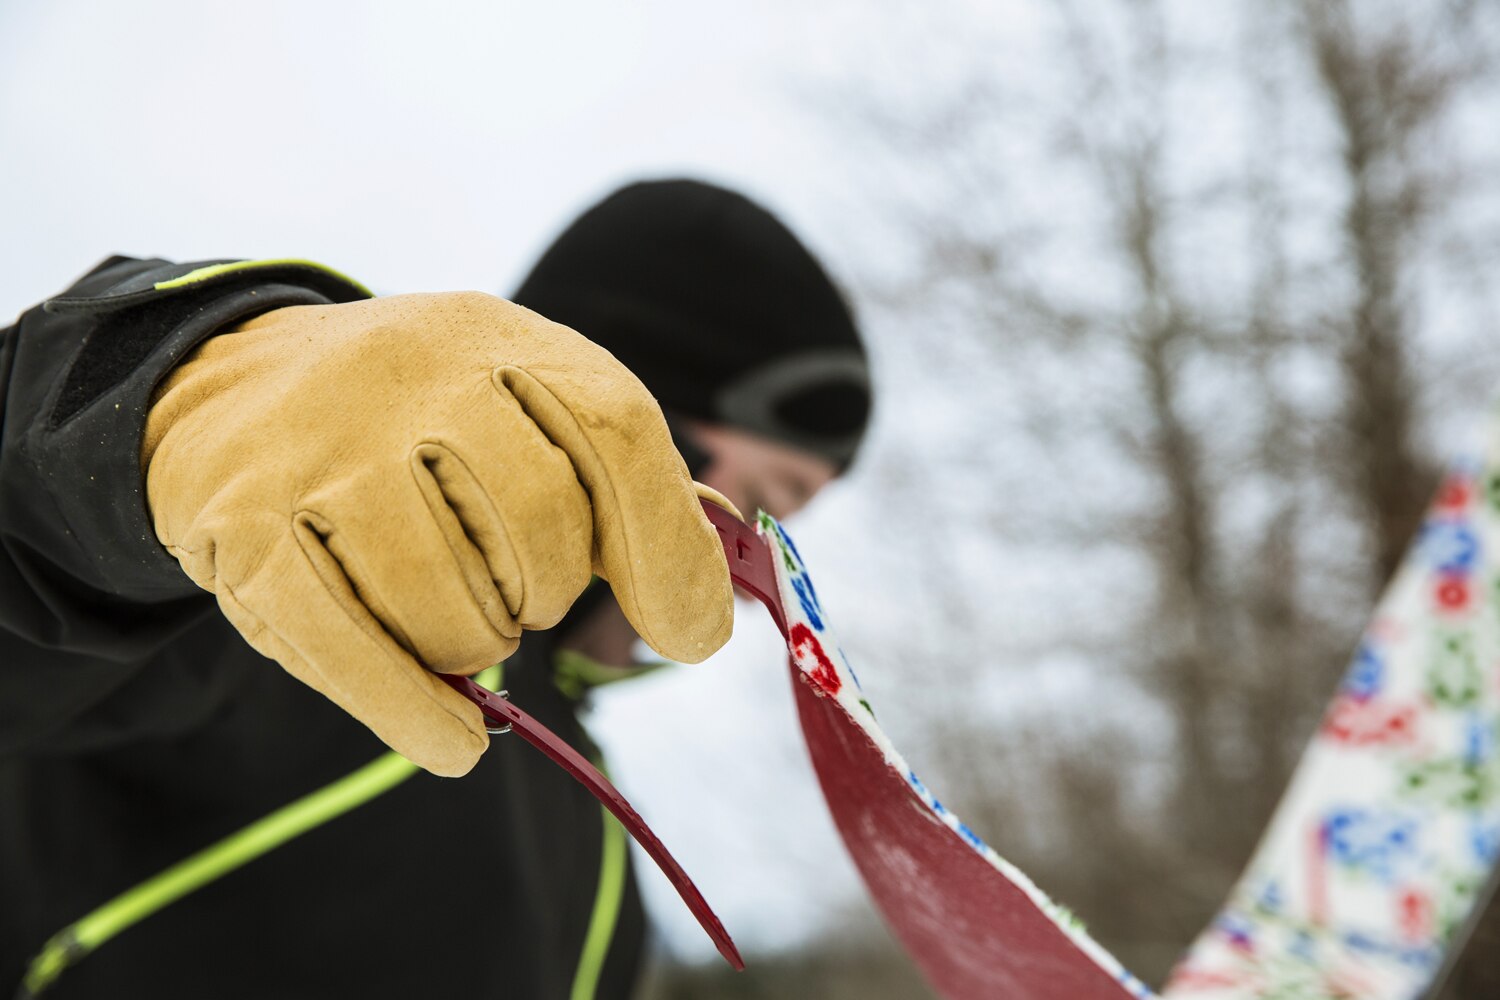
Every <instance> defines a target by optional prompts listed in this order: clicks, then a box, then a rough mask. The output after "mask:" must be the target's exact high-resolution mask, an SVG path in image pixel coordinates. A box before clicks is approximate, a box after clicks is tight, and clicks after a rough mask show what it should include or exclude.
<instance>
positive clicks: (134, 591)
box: [0, 257, 369, 754]
mask: <svg viewBox="0 0 1500 1000" xmlns="http://www.w3.org/2000/svg"><path fill="white" fill-rule="evenodd" d="M368 295H369V292H368V291H366V290H365V289H364V288H363V287H361V286H360V285H358V284H357V283H355V282H353V281H351V280H349V279H348V278H345V277H343V276H342V275H339V274H337V273H336V272H333V271H330V270H328V269H326V268H323V267H321V266H319V265H316V264H313V263H310V262H307V261H290V260H287V261H209V262H200V263H193V264H172V263H168V262H166V261H162V260H134V259H130V258H123V257H114V258H111V259H109V260H106V261H104V262H103V263H102V264H100V265H99V266H98V267H96V268H95V269H94V270H93V271H91V272H89V273H88V274H87V275H85V276H84V277H83V278H82V279H80V280H79V281H78V282H77V284H75V285H74V286H73V287H72V288H70V289H68V291H67V292H65V293H64V294H63V295H62V296H59V297H57V298H54V299H51V300H49V301H47V302H46V303H44V304H42V305H40V306H37V307H36V308H33V309H31V310H29V311H28V312H26V313H25V314H23V315H22V316H21V318H20V319H19V320H18V321H17V323H16V324H15V325H14V326H12V327H10V328H8V329H5V330H0V754H10V753H16V752H22V751H26V752H33V751H69V750H77V749H85V748H88V747H91V746H98V745H100V744H101V743H107V742H109V741H112V740H118V739H122V738H127V737H129V736H131V735H139V733H140V732H141V731H150V730H151V729H153V728H155V727H158V726H160V725H161V724H162V723H161V722H160V721H157V720H160V719H161V718H163V717H167V716H170V715H171V712H172V710H173V702H174V698H175V697H178V695H176V694H174V687H173V678H172V676H171V674H173V673H174V672H175V671H176V670H178V669H186V664H185V662H183V661H185V660H186V659H191V657H185V656H184V655H183V654H184V650H182V649H180V648H179V649H174V644H179V645H180V644H181V642H182V640H183V637H184V636H189V635H192V634H201V632H202V627H201V626H202V625H203V622H204V619H205V617H206V616H209V615H211V614H212V613H213V604H212V599H211V598H209V597H208V595H206V594H204V593H203V592H202V591H200V590H198V589H197V587H195V586H194V585H193V583H192V582H191V581H190V580H188V578H187V577H186V576H185V575H184V574H183V572H182V570H181V569H180V568H179V567H178V565H177V563H176V561H175V560H174V559H172V557H171V556H169V555H168V554H167V553H166V551H165V550H164V549H163V548H162V547H161V546H160V544H158V542H157V540H156V535H155V532H154V531H153V530H152V527H151V521H150V516H149V514H148V512H147V510H146V504H145V491H144V483H143V481H142V476H141V469H140V444H141V435H142V432H143V429H144V426H145V420H146V410H147V408H148V405H149V403H150V398H151V394H152V391H153V390H154V388H155V387H156V385H157V383H158V382H159V381H160V380H161V379H162V377H163V376H164V375H165V374H166V373H167V372H168V371H170V370H171V368H172V366H173V365H174V364H176V363H177V362H178V361H179V360H180V359H182V358H183V357H184V356H186V355H187V353H188V352H189V351H191V350H192V349H193V348H194V347H195V346H196V345H197V344H199V343H200V342H202V341H203V340H205V339H207V338H208V337H210V336H212V335H213V334H214V333H216V332H217V331H219V330H222V329H223V328H225V327H226V326H229V325H231V324H233V323H236V322H239V321H242V320H245V319H248V318H249V317H251V316H253V315H255V314H257V313H261V312H265V311H266V310H269V309H274V308H278V307H281V306H288V305H307V304H326V303H330V302H345V301H350V300H353V299H357V298H364V297H367V296H368ZM153 665H155V669H156V672H157V673H159V674H160V675H161V676H160V678H159V679H158V680H157V682H156V683H153V684H150V685H146V686H144V688H143V686H142V685H141V684H139V683H131V682H132V681H133V680H135V679H136V678H137V675H138V674H141V673H142V672H143V671H147V670H148V668H152V667H153ZM127 685H128V686H129V687H130V688H131V689H132V690H131V696H130V697H129V698H125V699H123V700H122V699H120V698H113V699H111V703H110V706H109V708H110V711H109V712H108V713H105V712H103V711H101V710H100V709H101V703H102V702H103V701H104V700H105V699H106V698H109V697H110V696H111V695H114V694H118V693H119V692H120V691H121V690H122V689H124V688H126V687H127ZM189 686H190V685H189ZM179 687H180V686H179ZM143 690H144V691H146V692H154V693H147V694H145V695H144V696H143V695H142V691H143ZM122 712H123V713H124V714H125V715H126V716H129V715H138V716H139V718H137V719H132V718H128V717H122V714H121V713H122ZM89 720H93V721H92V722H91V721H89Z"/></svg>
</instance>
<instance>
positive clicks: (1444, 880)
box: [1166, 422, 1500, 1000]
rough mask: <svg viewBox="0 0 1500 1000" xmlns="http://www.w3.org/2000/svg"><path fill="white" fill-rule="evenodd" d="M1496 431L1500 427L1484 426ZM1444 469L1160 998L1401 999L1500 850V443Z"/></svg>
mask: <svg viewBox="0 0 1500 1000" xmlns="http://www.w3.org/2000/svg"><path fill="white" fill-rule="evenodd" d="M1492 427H1494V428H1495V429H1497V430H1500V422H1492ZM1488 448H1489V453H1488V454H1487V455H1485V456H1484V457H1483V459H1482V460H1477V461H1466V462H1460V463H1458V464H1456V465H1455V466H1454V467H1453V468H1452V470H1451V471H1450V472H1449V474H1448V477H1447V478H1446V479H1445V480H1444V481H1443V484H1442V486H1441V488H1440V489H1439V491H1438V495H1437V499H1436V500H1435V501H1434V503H1433V505H1432V507H1431V508H1430V510H1429V512H1428V516H1427V519H1426V521H1425V522H1424V524H1423V526H1422V529H1421V533H1420V534H1419V535H1418V537H1417V539H1416V542H1415V543H1414V544H1413V546H1412V547H1411V549H1410V551H1408V553H1407V557H1406V560H1405V563H1404V564H1403V566H1402V567H1401V570H1400V572H1399V573H1398V574H1397V576H1396V578H1395V580H1393V581H1392V583H1391V585H1390V587H1389V588H1388V589H1387V591H1386V594H1385V596H1384V598H1383V599H1382V600H1381V602H1380V605H1379V607H1378V608H1377V609H1376V612H1375V617H1374V620H1373V621H1372V622H1371V624H1370V626H1369V629H1368V630H1367V631H1366V632H1365V634H1364V636H1363V638H1362V639H1361V641H1360V645H1359V649H1358V651H1357V652H1356V654H1355V657H1354V663H1353V665H1352V666H1351V667H1350V669H1349V672H1348V673H1347V674H1346V675H1345V677H1344V680H1343V683H1342V685H1341V686H1340V688H1339V690H1338V692H1337V694H1336V695H1335V697H1334V699H1333V702H1332V704H1331V705H1330V706H1329V707H1328V710H1327V712H1326V713H1325V715H1324V717H1323V722H1322V725H1321V727H1320V728H1319V730H1318V733H1317V735H1316V737H1315V738H1314V739H1313V742H1312V744H1311V746H1310V747H1309V748H1308V750H1307V752H1306V754H1305V755H1304V756H1303V758H1302V762H1301V764H1300V765H1299V766H1298V768H1297V773H1296V775H1295V776H1294V777H1293V779H1292V784H1291V787H1290V789H1289V790H1288V791H1287V793H1286V795H1285V797H1284V798H1283V799H1282V802H1281V805H1280V806H1279V808H1278V809H1277V812H1276V815H1275V817H1274V818H1273V819H1272V821H1271V825H1270V827H1269V828H1268V830H1267V832H1266V835H1265V837H1264V839H1263V840H1262V842H1261V844H1260V846H1259V848H1258V849H1257V851H1256V853H1255V856H1254V858H1253V859H1252V860H1251V862H1250V866H1249V869H1248V870H1247V872H1246V873H1245V875H1244V876H1242V878H1241V879H1240V882H1239V884H1238V885H1236V886H1235V888H1234V891H1233V893H1232V894H1231V896H1230V899H1229V902H1228V904H1227V905H1226V906H1225V908H1224V910H1223V911H1222V912H1221V913H1220V914H1219V917H1218V919H1217V920H1215V922H1214V923H1213V925H1212V926H1210V927H1209V928H1208V929H1207V930H1206V931H1205V932H1204V933H1203V934H1202V935H1201V936H1200V937H1199V939H1198V941H1197V943H1195V944H1194V945H1193V948H1192V950H1191V951H1190V952H1189V953H1188V956H1187V958H1186V959H1184V961H1183V962H1182V964H1181V965H1180V966H1179V967H1178V969H1177V970H1176V971H1175V972H1174V974H1173V976H1172V978H1171V981H1170V983H1169V984H1168V986H1167V989H1166V994H1167V995H1168V996H1170V997H1172V998H1174V1000H1176V998H1182V1000H1189V998H1191V1000H1230V998H1234V1000H1238V998H1241V997H1266V998H1277V1000H1280V998H1288V1000H1290V998H1296V1000H1303V998H1307V1000H1321V998H1325V997H1328V998H1335V997H1338V998H1342V997H1361V998H1363V997H1371V998H1377V1000H1384V998H1392V1000H1414V998H1416V997H1419V996H1421V995H1422V994H1423V993H1424V992H1425V991H1426V990H1427V988H1428V987H1429V985H1431V983H1432V980H1433V977H1434V976H1435V975H1436V974H1437V972H1438V971H1439V970H1440V969H1441V967H1442V965H1443V962H1444V952H1445V946H1446V945H1447V944H1448V943H1449V942H1450V941H1451V940H1452V939H1453V938H1454V936H1455V934H1457V935H1458V940H1457V941H1456V943H1457V944H1458V945H1459V946H1461V945H1462V938H1463V933H1464V931H1465V930H1466V925H1467V924H1468V923H1469V922H1470V920H1471V917H1473V916H1474V915H1475V914H1474V911H1475V909H1476V903H1478V902H1482V896H1483V894H1484V890H1485V888H1486V885H1487V884H1488V883H1489V881H1490V878H1491V872H1492V869H1493V866H1494V862H1495V858H1496V853H1497V848H1500V794H1497V793H1500V784H1497V783H1500V757H1497V753H1496V749H1497V748H1496V739H1497V737H1500V562H1497V559H1496V555H1497V554H1500V440H1497V439H1496V436H1495V435H1491V438H1490V441H1489V442H1488Z"/></svg>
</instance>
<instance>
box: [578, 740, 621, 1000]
mask: <svg viewBox="0 0 1500 1000" xmlns="http://www.w3.org/2000/svg"><path fill="white" fill-rule="evenodd" d="M595 763H596V766H597V764H598V762H595ZM599 770H600V771H603V770H604V768H603V767H600V768H599ZM599 812H600V814H601V815H602V816H603V817H604V831H603V833H604V842H603V845H602V847H601V850H600V853H599V889H598V891H597V892H596V893H595V895H594V910H593V912H592V913H591V914H590V915H589V929H588V933H587V934H586V935H584V939H583V953H582V954H581V955H579V956H578V971H577V972H576V973H574V975H573V990H572V992H571V993H569V994H568V1000H594V994H595V993H596V992H597V991H598V989H599V977H600V976H601V975H602V974H603V972H604V960H605V959H607V958H608V957H609V946H610V945H611V944H613V943H614V939H615V926H616V925H617V924H618V923H619V922H620V904H621V902H622V901H623V900H624V899H625V860H626V853H625V828H624V827H623V826H621V825H620V822H619V820H617V819H615V818H614V816H613V815H611V814H610V812H609V810H608V809H605V808H604V807H603V806H600V807H599Z"/></svg>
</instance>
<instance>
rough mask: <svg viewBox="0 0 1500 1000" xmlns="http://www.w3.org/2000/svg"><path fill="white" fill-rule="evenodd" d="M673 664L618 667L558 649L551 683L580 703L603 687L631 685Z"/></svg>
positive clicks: (553, 657) (655, 663)
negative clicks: (629, 681)
mask: <svg viewBox="0 0 1500 1000" xmlns="http://www.w3.org/2000/svg"><path fill="white" fill-rule="evenodd" d="M669 664H670V661H668V660H657V661H654V662H649V663H633V664H631V665H630V666H628V667H615V666H611V665H609V664H607V663H600V662H599V661H598V660H596V659H594V658H593V657H590V656H586V655H584V654H583V653H580V652H578V651H577V650H576V649H559V650H557V651H556V652H555V653H553V654H552V683H553V684H554V685H556V687H557V689H558V690H559V691H561V692H562V693H563V694H565V695H567V696H568V697H569V698H572V699H573V700H574V701H577V700H578V699H579V698H582V697H583V694H584V692H585V691H587V690H588V689H589V688H596V687H602V686H604V685H605V684H613V683H615V682H616V681H628V680H631V679H632V678H636V677H641V676H643V675H645V674H649V673H651V672H652V671H653V670H660V669H661V668H662V667H665V666H668V665H669Z"/></svg>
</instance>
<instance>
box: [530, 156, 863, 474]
mask: <svg viewBox="0 0 1500 1000" xmlns="http://www.w3.org/2000/svg"><path fill="white" fill-rule="evenodd" d="M515 300H516V301H517V302H519V303H520V304H521V305H523V306H526V307H527V308H530V309H534V310H536V311H537V312H539V313H541V314H542V315H543V316H546V317H547V318H548V319H551V320H555V321H557V322H559V323H562V324H565V325H566V326H570V327H572V328H573V329H575V330H577V331H578V332H579V333H582V334H583V335H584V336H586V337H588V338H589V339H590V340H592V341H594V342H595V343H596V344H599V345H600V346H602V347H604V348H605V349H606V350H608V351H609V352H610V353H611V354H613V355H614V356H615V357H616V358H618V359H619V360H620V362H621V363H622V364H624V365H625V367H627V368H629V369H630V370H631V371H633V372H634V373H635V374H636V376H637V377H638V378H639V379H640V380H641V381H642V382H644V383H645V384H646V388H648V389H650V390H651V392H652V393H653V394H654V395H655V396H656V397H657V399H658V400H659V401H660V402H661V404H662V407H663V408H664V409H666V410H668V411H669V412H671V411H675V412H677V413H680V414H683V415H686V416H691V417H698V418H701V419H703V420H708V421H712V422H714V423H722V424H729V425H732V426H734V427H738V428H740V429H742V430H747V431H752V432H755V433H758V434H762V435H765V436H766V437H770V438H774V439H776V440H779V441H783V442H785V443H787V444H791V445H795V446H797V447H800V448H804V449H806V450H808V451H811V452H814V453H816V454H818V455H821V456H823V457H825V458H827V459H829V460H830V461H832V462H834V463H835V464H836V465H838V466H840V467H843V466H845V465H847V464H848V462H849V460H850V459H851V458H852V457H853V455H854V450H855V447H856V446H857V445H858V444H859V439H860V436H861V435H862V434H863V432H864V428H865V422H866V419H867V417H868V415H869V410H870V381H869V374H868V370H867V368H866V365H865V354H864V349H863V347H862V346H861V345H860V340H859V334H858V332H857V331H856V330H855V328H854V319H853V317H852V316H851V315H850V313H849V309H848V307H847V306H846V305H845V304H844V301H843V298H842V297H841V296H840V295H839V292H838V290H837V289H836V288H835V287H834V285H833V282H832V281H830V280H829V278H828V275H827V274H826V273H825V272H824V271H823V269H822V267H820V266H819V265H818V262H817V261H816V260H814V259H813V257H812V254H810V253H809V252H808V251H807V248H806V247H804V246H803V245H802V244H801V243H800V242H798V240H797V238H796V237H795V236H793V235H792V234H791V232H790V231H789V230H788V229H787V228H786V227H785V226H783V225H782V224H781V223H780V222H779V221H777V219H776V218H775V216H773V215H771V214H770V213H769V212H767V211H766V210H765V209H763V208H761V207H760V206H758V205H756V204H754V203H753V202H751V201H750V200H749V199H747V198H745V197H743V196H741V195H738V194H735V193H734V192H732V191H726V190H725V189H723V188H720V187H715V186H713V185H711V184H704V183H701V182H699V181H690V180H669V181H649V182H643V183H638V184H632V185H630V186H629V187H625V188H622V189H620V190H619V191H616V192H615V193H614V194H612V195H610V196H609V197H608V198H605V199H604V200H603V201H602V202H600V203H599V204H597V205H595V206H594V207H593V208H591V209H589V210H588V211H587V212H585V213H583V215H582V216H580V217H579V218H578V220H577V221H576V222H574V223H573V224H572V225H571V226H569V227H568V229H567V230H566V231H565V232H564V233H563V234H562V235H561V236H559V237H558V238H557V241H556V242H554V243H553V244H552V246H551V247H550V248H549V249H548V250H547V252H546V253H545V254H543V255H542V259H541V260H539V261H538V262H537V264H536V267H535V268H533V269H532V271H531V274H530V275H528V276H527V278H526V280H525V281H524V282H523V283H522V284H521V287H520V289H519V290H518V291H517V292H516V294H515Z"/></svg>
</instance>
